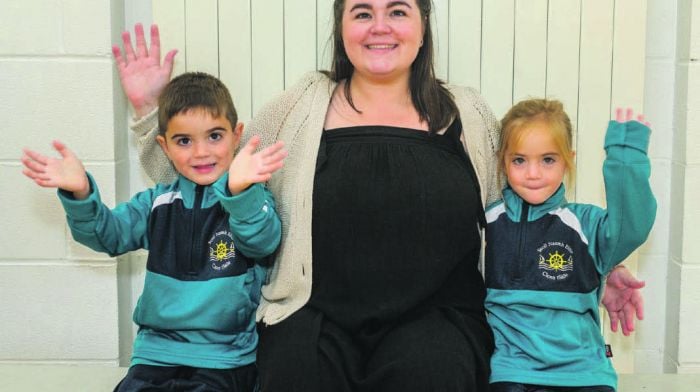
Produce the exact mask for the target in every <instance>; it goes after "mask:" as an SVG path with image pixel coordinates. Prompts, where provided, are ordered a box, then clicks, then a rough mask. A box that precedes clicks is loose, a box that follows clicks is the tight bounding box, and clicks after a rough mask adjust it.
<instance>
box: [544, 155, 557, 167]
mask: <svg viewBox="0 0 700 392" xmlns="http://www.w3.org/2000/svg"><path fill="white" fill-rule="evenodd" d="M543 161H544V163H545V164H546V165H552V164H554V163H556V162H557V160H556V159H554V158H553V157H544V159H543Z"/></svg>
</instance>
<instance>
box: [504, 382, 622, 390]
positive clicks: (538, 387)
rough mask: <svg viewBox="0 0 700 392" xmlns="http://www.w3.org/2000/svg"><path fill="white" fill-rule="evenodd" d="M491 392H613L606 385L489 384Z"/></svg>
mask: <svg viewBox="0 0 700 392" xmlns="http://www.w3.org/2000/svg"><path fill="white" fill-rule="evenodd" d="M491 392H615V390H614V389H612V388H610V387H609V386H607V385H596V386H592V387H550V386H546V385H533V384H518V383H515V382H496V383H493V384H491Z"/></svg>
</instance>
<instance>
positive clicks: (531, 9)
mask: <svg viewBox="0 0 700 392" xmlns="http://www.w3.org/2000/svg"><path fill="white" fill-rule="evenodd" d="M513 57H514V60H513V102H514V103H515V102H518V101H520V100H521V99H525V98H529V97H538V98H541V97H544V95H545V83H546V80H547V0H516V1H515V48H514V55H513Z"/></svg>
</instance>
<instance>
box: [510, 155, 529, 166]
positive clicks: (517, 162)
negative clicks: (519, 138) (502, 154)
mask: <svg viewBox="0 0 700 392" xmlns="http://www.w3.org/2000/svg"><path fill="white" fill-rule="evenodd" d="M510 162H511V163H512V164H514V165H516V166H519V165H522V164H523V163H525V160H524V159H523V158H520V157H518V158H513V159H512V160H511V161H510Z"/></svg>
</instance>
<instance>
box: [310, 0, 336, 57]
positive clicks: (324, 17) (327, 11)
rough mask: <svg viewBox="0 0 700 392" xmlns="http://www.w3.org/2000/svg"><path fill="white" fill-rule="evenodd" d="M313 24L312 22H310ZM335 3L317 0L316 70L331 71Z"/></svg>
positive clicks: (327, 0) (328, 0)
mask: <svg viewBox="0 0 700 392" xmlns="http://www.w3.org/2000/svg"><path fill="white" fill-rule="evenodd" d="M309 23H312V22H309ZM332 32H333V2H332V1H330V0H316V48H317V49H316V50H317V51H318V52H317V55H316V69H325V70H330V69H331V59H332V58H333V42H332V38H331V35H332Z"/></svg>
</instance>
